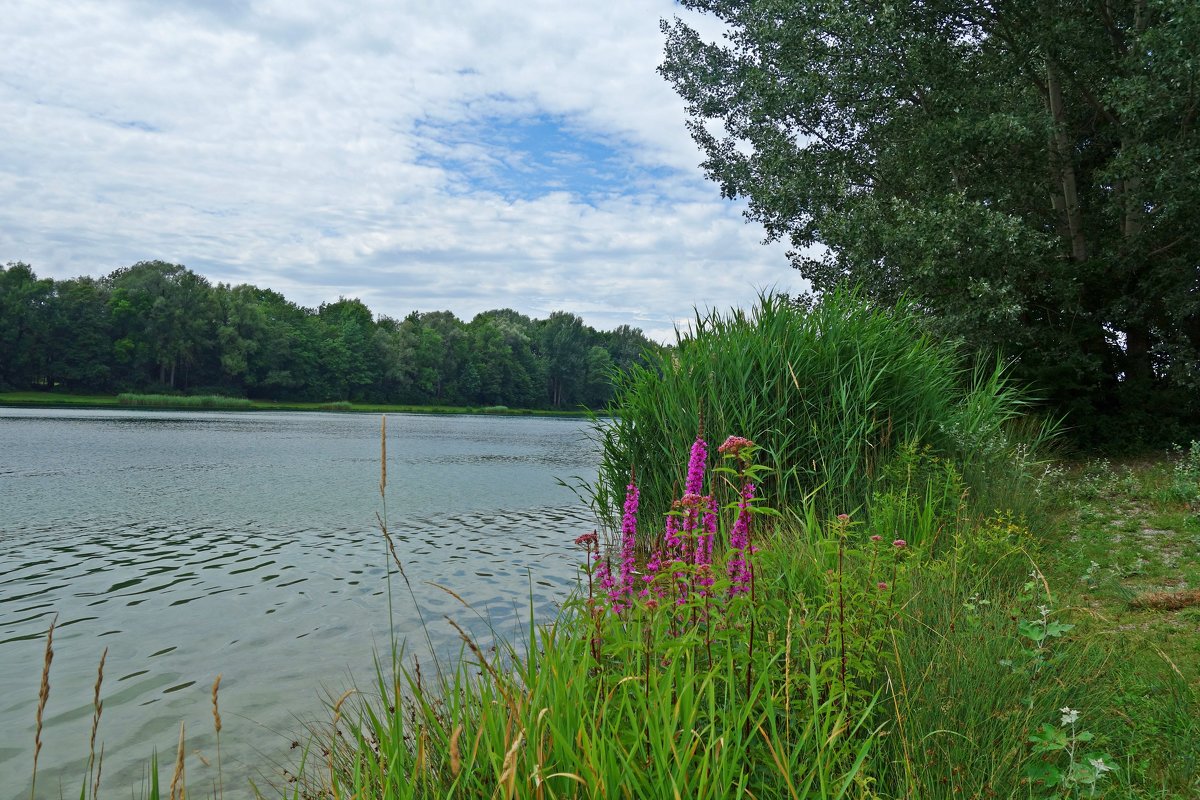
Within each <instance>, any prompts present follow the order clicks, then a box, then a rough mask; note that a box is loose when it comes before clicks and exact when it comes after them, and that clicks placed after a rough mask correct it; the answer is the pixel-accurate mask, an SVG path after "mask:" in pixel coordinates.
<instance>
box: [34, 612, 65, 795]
mask: <svg viewBox="0 0 1200 800" xmlns="http://www.w3.org/2000/svg"><path fill="white" fill-rule="evenodd" d="M57 624H58V614H55V615H54V619H52V620H50V628H49V629H48V630H47V631H46V655H45V658H44V659H43V661H42V684H41V686H40V687H39V688H38V707H37V727H36V728H35V730H34V734H33V779H32V780H31V781H30V785H29V797H30V800H32V798H33V797H34V796H35V795H34V791H35V790H36V789H37V762H38V754H39V753H41V752H42V719H43V718H44V716H45V713H46V701H47V700H49V699H50V662H51V661H53V660H54V626H55V625H57Z"/></svg>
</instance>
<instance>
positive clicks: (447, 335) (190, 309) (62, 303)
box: [0, 261, 655, 408]
mask: <svg viewBox="0 0 1200 800" xmlns="http://www.w3.org/2000/svg"><path fill="white" fill-rule="evenodd" d="M653 347H655V345H654V343H653V342H651V341H650V340H649V339H647V338H646V337H645V335H643V333H642V331H641V330H640V329H637V328H632V327H630V326H628V325H622V326H620V327H618V328H616V329H615V330H612V331H597V330H595V329H594V328H591V327H589V326H588V325H585V324H584V322H583V320H581V319H580V318H579V317H577V316H575V315H574V314H570V313H567V312H563V311H556V312H554V313H552V314H551V315H550V317H549V318H548V319H544V320H536V319H531V318H529V317H527V316H525V315H524V314H520V313H518V312H516V311H513V310H512V309H499V310H495V311H485V312H483V313H481V314H478V315H476V316H475V318H474V319H472V320H471V321H470V322H464V321H462V320H460V319H458V318H457V317H455V316H454V314H452V313H451V312H449V311H432V312H416V311H414V312H412V313H411V314H409V315H408V316H407V317H405V318H404V319H393V318H391V317H387V316H379V317H376V316H375V315H374V314H372V313H371V310H370V309H369V308H367V306H365V305H364V304H363V303H362V302H361V301H359V300H357V299H352V300H351V299H344V298H343V299H339V300H338V301H337V302H335V303H325V304H322V305H321V306H320V307H319V308H317V309H315V310H314V309H310V308H304V307H302V306H299V305H297V304H296V303H293V302H291V301H290V300H288V299H286V298H285V297H284V296H283V295H281V294H279V293H278V292H275V291H272V290H270V289H260V288H258V287H256V286H249V285H239V286H231V285H228V284H224V283H218V284H216V285H213V284H211V283H210V282H209V281H208V280H206V279H205V278H204V277H203V276H201V275H198V274H196V273H195V272H192V271H191V270H189V269H187V268H186V267H183V266H181V265H178V264H167V263H164V262H162V261H143V262H140V263H138V264H134V265H133V266H131V267H124V268H122V269H118V270H116V271H114V272H113V273H111V274H110V275H108V276H106V277H103V278H99V279H95V278H89V277H80V278H71V279H68V280H61V281H56V280H53V279H50V278H38V277H37V276H36V275H35V274H34V271H33V269H32V268H31V267H30V266H29V265H28V264H24V263H19V262H18V263H9V264H8V265H7V266H5V267H0V389H7V390H21V389H45V390H59V391H74V392H115V391H154V392H162V391H187V392H193V393H195V392H203V393H223V394H232V395H238V396H245V397H250V398H262V399H278V400H300V401H305V400H311V401H330V400H350V401H359V402H387V403H401V404H439V405H505V406H512V407H520V408H569V407H574V406H578V405H585V406H589V407H593V408H596V407H600V406H603V405H604V404H605V403H606V402H607V401H608V399H609V397H610V395H611V392H612V385H611V376H612V374H613V371H614V369H617V368H628V367H629V366H631V365H633V364H634V363H636V362H638V361H639V360H640V359H641V355H642V353H643V351H644V350H646V349H647V348H653Z"/></svg>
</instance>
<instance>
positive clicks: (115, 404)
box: [0, 392, 587, 417]
mask: <svg viewBox="0 0 1200 800" xmlns="http://www.w3.org/2000/svg"><path fill="white" fill-rule="evenodd" d="M0 406H14V407H18V408H157V409H174V410H185V411H186V410H194V411H209V410H218V411H343V412H348V413H362V412H365V413H371V414H380V413H392V414H492V415H497V416H523V417H530V416H535V417H585V416H587V412H586V411H568V410H559V411H552V410H545V409H528V408H509V407H507V406H420V405H400V404H392V403H348V402H346V401H344V400H339V401H329V402H313V403H301V402H290V401H275V400H247V399H245V398H240V397H224V396H221V395H192V396H189V395H161V394H133V393H123V394H120V395H95V394H66V393H59V392H0Z"/></svg>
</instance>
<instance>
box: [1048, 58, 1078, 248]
mask: <svg viewBox="0 0 1200 800" xmlns="http://www.w3.org/2000/svg"><path fill="white" fill-rule="evenodd" d="M1046 94H1047V97H1048V99H1049V105H1050V117H1051V120H1052V122H1053V125H1054V133H1053V134H1052V136H1051V152H1052V154H1053V160H1054V167H1055V170H1056V171H1057V173H1058V176H1057V177H1058V183H1059V184H1060V185H1061V186H1062V196H1061V204H1060V203H1058V202H1056V203H1055V208H1056V209H1057V208H1061V213H1062V214H1064V215H1065V217H1066V222H1067V233H1068V235H1069V236H1070V237H1071V258H1072V259H1073V260H1074V261H1086V260H1087V241H1086V240H1085V239H1084V237H1083V212H1082V211H1081V210H1080V208H1079V192H1078V190H1077V188H1076V186H1075V159H1074V155H1073V153H1072V149H1073V148H1072V145H1071V137H1070V135H1069V134H1068V133H1067V115H1066V110H1065V109H1064V107H1063V97H1062V83H1061V82H1060V80H1059V77H1058V68H1057V67H1055V66H1054V64H1053V63H1051V62H1047V64H1046Z"/></svg>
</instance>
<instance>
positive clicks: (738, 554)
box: [725, 483, 755, 595]
mask: <svg viewBox="0 0 1200 800" xmlns="http://www.w3.org/2000/svg"><path fill="white" fill-rule="evenodd" d="M754 489H755V486H754V484H753V483H747V484H746V485H745V486H744V487H742V499H741V500H739V501H738V515H737V520H736V521H735V522H734V523H733V530H732V531H730V532H729V561H728V562H727V563H726V565H725V570H726V572H727V573H728V575H729V580H730V583H731V585H730V587H729V593H730V594H731V595H734V594H748V593H749V592H750V581H751V577H752V574H753V572H752V568H751V566H750V562H749V561H748V560H747V556H748V555H751V554H752V553H753V552H754V551H753V550H752V549H751V548H750V518H751V516H752V515H753V513H754V512H753V510H752V509H751V507H750V501H751V500H753V499H754Z"/></svg>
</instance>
